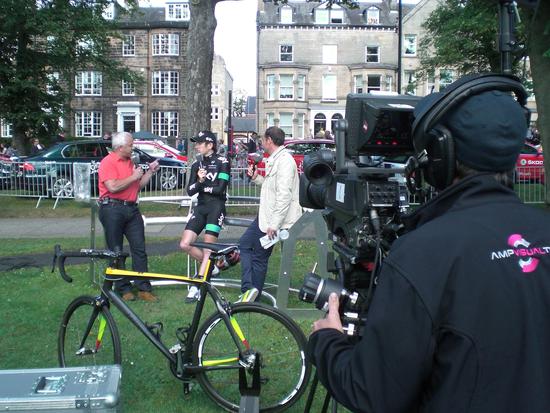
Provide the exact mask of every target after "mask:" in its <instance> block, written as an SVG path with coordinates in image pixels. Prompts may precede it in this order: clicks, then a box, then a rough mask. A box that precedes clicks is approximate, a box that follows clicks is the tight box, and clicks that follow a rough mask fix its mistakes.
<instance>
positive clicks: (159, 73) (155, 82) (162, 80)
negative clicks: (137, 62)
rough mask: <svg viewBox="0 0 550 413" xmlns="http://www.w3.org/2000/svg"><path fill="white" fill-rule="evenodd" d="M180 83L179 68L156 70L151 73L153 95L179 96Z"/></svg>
mask: <svg viewBox="0 0 550 413" xmlns="http://www.w3.org/2000/svg"><path fill="white" fill-rule="evenodd" d="M174 76H175V79H174V78H173V77H174ZM166 77H167V79H166ZM166 82H167V84H166ZM179 83H180V82H179V72H178V71H177V70H156V71H154V72H153V73H151V94H152V95H153V96H179V90H180V89H179ZM174 84H175V91H174ZM155 89H157V90H155ZM167 91H168V92H167Z"/></svg>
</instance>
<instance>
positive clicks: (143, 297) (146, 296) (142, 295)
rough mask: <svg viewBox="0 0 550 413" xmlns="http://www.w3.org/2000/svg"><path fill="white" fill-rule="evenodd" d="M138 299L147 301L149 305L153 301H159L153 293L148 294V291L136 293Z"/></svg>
mask: <svg viewBox="0 0 550 413" xmlns="http://www.w3.org/2000/svg"><path fill="white" fill-rule="evenodd" d="M138 297H139V298H140V299H141V300H143V301H149V302H150V303H154V302H155V301H158V300H159V299H158V298H157V296H156V295H154V294H153V293H150V292H149V291H140V292H139V293H138Z"/></svg>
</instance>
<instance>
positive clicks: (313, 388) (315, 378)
mask: <svg viewBox="0 0 550 413" xmlns="http://www.w3.org/2000/svg"><path fill="white" fill-rule="evenodd" d="M317 383H319V377H318V376H317V371H316V372H315V375H314V376H313V380H312V382H311V387H310V389H309V394H308V395H307V402H306V407H305V408H304V413H309V412H310V410H311V405H312V404H313V397H315V391H316V390H317Z"/></svg>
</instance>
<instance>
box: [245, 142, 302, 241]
mask: <svg viewBox="0 0 550 413" xmlns="http://www.w3.org/2000/svg"><path fill="white" fill-rule="evenodd" d="M253 182H254V183H255V184H257V185H261V186H262V190H261V192H260V211H259V214H258V218H259V219H258V224H259V227H260V230H261V231H262V232H266V231H267V229H268V228H273V229H276V230H279V229H281V228H285V229H286V228H290V227H291V226H292V225H293V224H294V223H295V222H296V221H297V220H298V218H300V216H301V215H302V207H301V206H300V198H299V177H298V169H297V167H296V162H295V161H294V158H292V155H291V154H290V153H289V152H288V150H286V149H285V148H284V147H283V146H281V147H279V148H278V149H277V150H276V151H275V152H273V153H272V154H271V156H270V157H269V158H267V159H266V161H265V177H263V176H261V175H258V176H257V177H256V179H254V181H253Z"/></svg>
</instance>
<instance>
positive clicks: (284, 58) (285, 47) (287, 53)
mask: <svg viewBox="0 0 550 413" xmlns="http://www.w3.org/2000/svg"><path fill="white" fill-rule="evenodd" d="M279 61H281V62H292V61H294V56H293V53H292V45H291V44H280V45H279Z"/></svg>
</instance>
